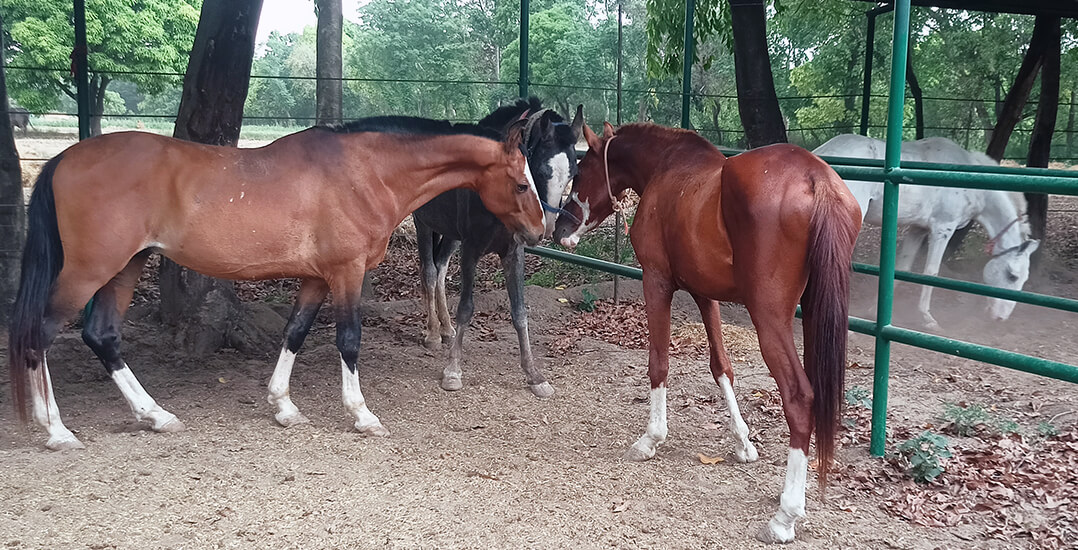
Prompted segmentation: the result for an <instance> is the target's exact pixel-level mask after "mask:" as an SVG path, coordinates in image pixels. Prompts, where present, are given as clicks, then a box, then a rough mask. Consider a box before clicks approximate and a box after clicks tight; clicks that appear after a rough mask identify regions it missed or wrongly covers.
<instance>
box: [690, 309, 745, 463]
mask: <svg viewBox="0 0 1078 550" xmlns="http://www.w3.org/2000/svg"><path fill="white" fill-rule="evenodd" d="M693 299H694V300H696V305H697V307H699V308H700V317H701V318H702V319H703V320H704V329H705V330H706V331H707V342H708V347H709V348H710V350H711V376H712V377H713V378H714V379H715V383H716V384H718V385H719V387H720V388H722V394H723V397H725V398H726V408H728V409H729V410H730V433H731V434H733V436H734V457H735V458H737V461H738V462H755V461H756V459H757V458H759V454H758V453H757V452H756V447H755V446H753V444H752V441H749V427H748V425H747V424H745V419H744V418H742V417H741V408H740V407H738V406H737V397H736V396H735V395H734V367H733V365H732V364H731V363H730V358H729V357H728V356H727V355H726V348H725V347H724V346H723V343H722V317H721V316H720V315H719V303H718V302H716V301H715V300H710V299H708V298H705V297H703V296H697V295H695V294H693Z"/></svg>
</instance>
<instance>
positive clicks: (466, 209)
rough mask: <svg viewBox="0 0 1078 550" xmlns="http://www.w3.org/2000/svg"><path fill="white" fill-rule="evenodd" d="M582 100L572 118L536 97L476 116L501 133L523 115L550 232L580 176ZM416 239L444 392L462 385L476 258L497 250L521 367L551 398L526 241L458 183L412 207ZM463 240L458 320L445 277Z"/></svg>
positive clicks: (537, 391)
mask: <svg viewBox="0 0 1078 550" xmlns="http://www.w3.org/2000/svg"><path fill="white" fill-rule="evenodd" d="M582 110H583V106H578V107H577V111H576V117H575V118H574V119H573V123H572V124H571V125H570V124H566V123H565V119H563V118H562V117H561V115H559V114H558V113H556V112H555V111H552V110H550V109H544V108H543V105H542V102H540V101H539V99H538V98H535V97H532V98H529V99H527V100H524V99H519V100H517V101H516V102H515V103H513V104H510V105H505V106H503V107H499V108H498V109H497V110H495V111H494V112H493V113H491V114H489V115H487V116H486V117H485V118H483V120H480V121H479V126H482V127H484V128H490V129H491V130H494V131H497V132H499V133H502V132H505V131H506V130H507V129H508V128H509V127H510V126H512V125H513V124H516V122H517V121H518V120H519V119H520V118H521V117H524V118H525V120H526V121H527V122H526V123H525V125H524V130H523V141H524V150H525V151H526V153H527V155H528V166H529V167H530V168H531V171H532V179H533V181H535V188H536V190H537V191H538V192H539V197H540V202H542V203H543V205H544V209H545V210H547V214H546V220H545V221H546V232H545V234H544V236H546V237H549V236H550V234H551V233H552V232H553V231H554V221H555V216H556V212H557V210H558V208H557V206H560V205H561V199H562V194H563V193H564V192H565V188H566V186H568V185H569V182H570V181H571V180H572V178H573V176H575V175H576V149H575V146H576V142H577V140H578V139H579V138H580V128H581V126H583V124H584V118H583V114H582ZM412 218H413V220H414V221H415V228H416V236H417V240H418V242H419V263H420V275H421V277H422V280H423V311H424V312H425V313H426V315H427V324H426V330H425V331H424V334H423V342H424V344H425V345H426V346H427V347H428V348H430V349H438V348H439V347H440V345H441V343H442V341H443V340H449V339H451V342H452V343H451V347H450V352H449V357H450V359H449V365H448V366H446V368H445V370H444V371H443V373H442V382H441V386H442V388H443V389H445V390H446V391H455V390H459V389H461V387H463V383H462V381H461V378H462V374H463V373H462V372H461V358H462V356H463V343H464V333H465V331H466V330H467V329H468V326H469V325H470V324H471V321H472V314H473V313H474V312H475V305H474V302H473V296H472V292H473V288H474V284H475V268H476V264H478V262H479V259H480V258H481V257H483V256H485V255H487V254H497V255H498V257H499V258H500V259H501V264H502V271H503V272H504V273H505V289H506V291H507V292H508V293H509V305H510V315H511V317H512V320H513V328H514V329H515V330H516V332H517V341H518V345H519V346H520V367H521V369H522V370H523V371H524V379H525V382H526V383H527V384H528V388H529V389H531V392H532V393H533V394H534V395H536V396H537V397H549V396H551V395H553V394H554V387H553V386H551V384H550V383H549V382H548V381H547V379H546V377H545V376H543V373H542V371H540V370H539V369H538V368H537V367H536V366H535V360H534V358H533V357H532V351H531V341H530V339H529V336H528V310H527V307H526V306H525V304H524V245H522V244H521V243H520V242H519V241H517V240H515V239H513V233H512V231H511V230H510V229H509V228H508V227H506V226H505V225H504V224H503V223H502V222H501V221H500V220H499V219H498V217H497V216H495V215H494V214H492V213H491V212H490V211H489V210H487V209H486V207H484V206H483V201H482V200H480V197H479V195H477V194H476V193H475V192H474V191H472V190H470V189H453V190H451V191H446V192H445V193H442V194H441V195H438V196H437V197H435V198H434V199H432V200H431V201H430V202H428V203H427V204H424V205H423V206H421V207H419V209H417V210H416V211H415V212H413V213H412ZM458 246H459V247H460V278H461V281H460V300H459V301H458V302H457V314H456V324H457V328H456V331H455V332H454V330H453V323H452V322H451V321H450V320H449V309H448V306H447V304H446V296H445V278H446V271H447V270H448V268H449V259H450V258H451V257H452V255H453V252H454V251H455V250H456V249H457V247H458Z"/></svg>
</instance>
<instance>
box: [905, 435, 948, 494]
mask: <svg viewBox="0 0 1078 550" xmlns="http://www.w3.org/2000/svg"><path fill="white" fill-rule="evenodd" d="M898 455H899V456H901V457H902V458H903V459H904V460H905V461H906V464H907V465H908V467H907V468H906V474H908V475H909V476H910V477H911V478H913V480H914V481H916V482H917V483H929V482H931V481H932V480H934V479H936V478H937V477H939V476H940V474H942V473H943V471H944V468H943V459H947V458H951V456H952V454H951V449H950V443H949V442H948V441H947V438H945V437H943V436H942V435H939V434H934V433H932V432H929V431H926V432H924V433H922V434H921V435H919V436H917V437H915V438H913V439H909V440H907V441H904V442H902V443H901V444H900V445H899V446H898Z"/></svg>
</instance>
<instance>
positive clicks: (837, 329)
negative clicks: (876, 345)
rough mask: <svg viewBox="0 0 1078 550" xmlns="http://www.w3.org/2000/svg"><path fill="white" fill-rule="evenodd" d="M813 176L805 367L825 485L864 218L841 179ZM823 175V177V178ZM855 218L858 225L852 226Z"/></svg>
mask: <svg viewBox="0 0 1078 550" xmlns="http://www.w3.org/2000/svg"><path fill="white" fill-rule="evenodd" d="M827 172H830V174H829V177H827V178H826V179H825V178H814V179H816V180H817V181H816V182H815V186H814V187H815V207H814V209H813V213H812V218H811V222H810V229H809V241H808V244H809V247H808V258H807V260H806V261H807V268H808V284H807V286H806V287H805V292H804V294H803V295H802V296H801V308H802V313H803V315H804V332H805V373H806V374H807V375H808V378H809V381H810V382H811V383H812V391H813V394H814V396H815V397H814V399H813V400H812V414H813V417H814V418H815V422H816V425H815V430H816V456H817V459H818V460H819V470H818V471H819V475H820V491H821V492H822V491H823V490H824V489H825V488H826V486H827V472H828V469H829V467H830V465H831V459H832V457H833V456H834V451H835V432H836V431H837V427H838V421H839V418H838V416H839V410H840V408H841V405H842V392H843V389H844V388H843V386H844V384H845V378H846V330H847V325H848V322H849V321H848V317H847V312H848V310H849V297H850V262H851V259H852V257H853V245H854V241H855V240H856V238H857V232H858V230H859V229H860V227H859V226H860V219H857V218H856V216H853V217H851V215H850V212H849V210H848V205H847V204H844V202H843V201H842V198H841V195H840V194H839V193H841V192H842V190H843V189H844V185H843V183H842V180H841V179H839V177H838V176H837V175H836V174H834V172H833V171H831V170H830V169H828V170H827ZM821 180H822V181H821ZM851 222H852V223H853V226H852V227H851Z"/></svg>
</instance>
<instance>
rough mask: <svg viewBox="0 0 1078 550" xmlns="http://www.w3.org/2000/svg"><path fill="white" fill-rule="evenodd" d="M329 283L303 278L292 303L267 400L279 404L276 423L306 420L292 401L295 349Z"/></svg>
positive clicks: (304, 334)
mask: <svg viewBox="0 0 1078 550" xmlns="http://www.w3.org/2000/svg"><path fill="white" fill-rule="evenodd" d="M328 292H329V286H328V285H326V283H325V281H322V280H321V279H304V281H303V283H302V284H301V285H300V287H299V292H298V293H297V294H296V303H295V305H293V306H292V315H290V316H289V318H288V325H286V326H285V329H284V345H283V346H281V355H280V356H279V357H278V359H277V366H276V367H275V368H274V369H273V376H271V377H270V381H269V395H268V396H267V397H266V400H267V401H269V402H270V404H271V405H276V407H277V414H275V415H274V418H275V419H276V420H277V423H278V424H280V425H282V426H284V427H286V428H289V427H292V426H295V425H297V424H303V423H306V422H307V417H305V416H303V415H302V414H300V412H299V409H298V408H296V405H295V404H293V403H292V398H291V397H290V396H289V390H288V380H289V378H291V377H292V365H293V364H294V363H295V361H296V353H298V352H299V348H300V346H302V345H303V340H305V339H306V338H307V333H308V332H309V331H310V330H311V325H312V324H314V319H315V317H316V316H317V315H318V310H319V309H321V307H322V302H323V301H324V300H325V299H326V294H327V293H328Z"/></svg>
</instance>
